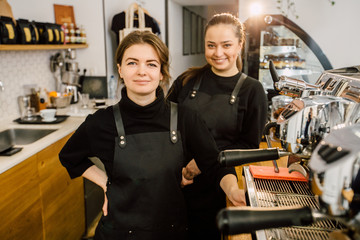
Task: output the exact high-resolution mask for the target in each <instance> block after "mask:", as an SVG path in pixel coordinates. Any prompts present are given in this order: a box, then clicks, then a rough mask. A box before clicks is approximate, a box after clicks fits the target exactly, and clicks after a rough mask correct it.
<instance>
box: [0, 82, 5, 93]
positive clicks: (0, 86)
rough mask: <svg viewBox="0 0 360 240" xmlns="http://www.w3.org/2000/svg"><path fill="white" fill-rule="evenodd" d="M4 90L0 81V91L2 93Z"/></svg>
mask: <svg viewBox="0 0 360 240" xmlns="http://www.w3.org/2000/svg"><path fill="white" fill-rule="evenodd" d="M4 90H5V88H4V84H3V83H2V81H0V91H1V92H2V91H4Z"/></svg>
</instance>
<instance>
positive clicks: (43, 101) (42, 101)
mask: <svg viewBox="0 0 360 240" xmlns="http://www.w3.org/2000/svg"><path fill="white" fill-rule="evenodd" d="M46 107H47V95H46V92H45V89H43V88H41V89H40V93H39V110H43V109H46Z"/></svg>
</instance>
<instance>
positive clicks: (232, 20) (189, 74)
mask: <svg viewBox="0 0 360 240" xmlns="http://www.w3.org/2000/svg"><path fill="white" fill-rule="evenodd" d="M218 24H227V25H231V26H232V27H233V30H234V33H235V36H236V37H237V38H238V39H239V43H241V44H242V45H243V48H244V44H245V39H246V38H245V28H244V25H243V24H242V23H241V22H240V20H239V19H238V18H237V17H235V16H234V15H232V14H230V13H219V14H215V15H214V16H213V17H212V18H211V19H210V21H209V22H208V23H207V24H206V26H205V31H204V35H206V32H207V30H208V29H209V28H210V27H212V26H215V25H218ZM242 54H243V53H242ZM236 66H237V68H238V69H239V71H241V70H242V62H241V57H240V56H239V57H238V58H237V61H236ZM209 68H211V66H210V64H208V63H207V64H205V65H204V66H202V67H191V68H189V69H188V70H186V71H185V72H184V73H183V74H181V75H180V76H179V77H180V78H182V79H183V85H185V84H186V83H187V82H188V81H189V80H190V79H192V78H195V77H196V76H198V75H200V74H201V73H202V72H204V71H205V70H206V69H209Z"/></svg>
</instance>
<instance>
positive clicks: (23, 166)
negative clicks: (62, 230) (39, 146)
mask: <svg viewBox="0 0 360 240" xmlns="http://www.w3.org/2000/svg"><path fill="white" fill-rule="evenodd" d="M41 208H42V206H41V199H40V189H39V174H38V170H37V165H36V156H32V157H30V158H28V159H26V160H25V161H23V162H22V163H20V164H18V165H16V166H15V167H13V168H11V169H10V170H8V171H6V172H4V173H2V174H0V222H1V224H0V236H1V239H34V240H37V239H43V225H42V212H41V211H42V210H41Z"/></svg>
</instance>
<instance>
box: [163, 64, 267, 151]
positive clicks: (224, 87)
mask: <svg viewBox="0 0 360 240" xmlns="http://www.w3.org/2000/svg"><path fill="white" fill-rule="evenodd" d="M240 74H241V73H238V74H236V75H234V76H231V77H221V76H218V75H216V74H215V73H213V72H212V71H211V69H210V68H209V69H207V70H205V72H204V73H203V78H202V82H201V85H200V88H199V91H200V92H204V93H207V94H209V95H216V94H228V95H229V96H230V94H231V93H232V91H233V89H234V87H235V85H236V83H237V81H238V79H239V77H240ZM198 77H200V76H198ZM195 80H196V78H193V79H190V80H189V81H188V82H187V83H186V84H185V85H184V86H183V78H180V77H179V78H177V79H176V80H175V81H174V83H173V85H172V87H171V89H170V91H169V95H168V97H167V98H168V100H170V101H173V102H177V103H180V105H181V103H183V102H184V100H185V98H187V97H188V94H189V92H190V91H191V90H192V89H193V86H194V84H195ZM238 97H239V106H238V124H237V132H238V134H237V135H238V138H237V139H236V141H235V142H233V143H232V144H231V145H229V146H225V147H220V150H224V149H252V148H258V147H259V144H260V141H261V137H262V133H263V130H264V127H265V123H266V119H267V98H266V95H265V91H264V89H263V86H262V85H261V83H260V82H259V81H257V80H256V79H254V78H251V77H247V78H246V79H245V81H244V83H243V85H242V87H241V89H240V91H239V93H238Z"/></svg>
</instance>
